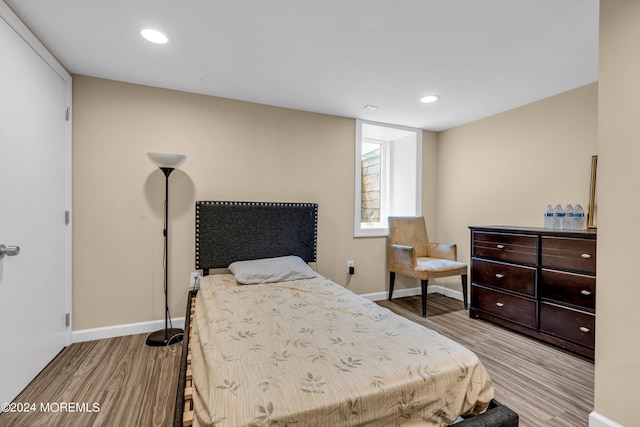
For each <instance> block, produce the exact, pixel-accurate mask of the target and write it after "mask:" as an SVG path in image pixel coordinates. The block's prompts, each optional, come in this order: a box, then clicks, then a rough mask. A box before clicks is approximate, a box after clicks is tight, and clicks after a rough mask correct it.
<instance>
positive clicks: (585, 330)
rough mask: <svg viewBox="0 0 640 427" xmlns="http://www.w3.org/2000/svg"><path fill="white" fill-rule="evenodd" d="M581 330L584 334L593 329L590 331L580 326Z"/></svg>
mask: <svg viewBox="0 0 640 427" xmlns="http://www.w3.org/2000/svg"><path fill="white" fill-rule="evenodd" d="M580 330H581V331H582V332H591V329H589V328H587V327H584V326H580Z"/></svg>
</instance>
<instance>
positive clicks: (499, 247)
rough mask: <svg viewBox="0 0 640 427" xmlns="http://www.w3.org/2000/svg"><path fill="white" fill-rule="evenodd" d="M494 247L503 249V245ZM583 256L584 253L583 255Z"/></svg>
mask: <svg viewBox="0 0 640 427" xmlns="http://www.w3.org/2000/svg"><path fill="white" fill-rule="evenodd" d="M496 248H498V249H504V245H496ZM583 256H584V255H583Z"/></svg>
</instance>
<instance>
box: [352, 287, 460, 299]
mask: <svg viewBox="0 0 640 427" xmlns="http://www.w3.org/2000/svg"><path fill="white" fill-rule="evenodd" d="M421 293H422V289H421V288H408V289H395V290H394V291H393V297H394V298H402V297H412V296H415V295H420V294H421ZM427 293H428V294H433V293H437V294H442V295H444V296H447V297H450V298H454V299H457V300H459V301H462V292H461V291H454V290H453V289H449V288H445V287H444V286H440V285H429V286H427ZM360 296H361V297H364V298H366V299H368V300H371V301H380V300H383V299H388V298H389V292H374V293H372V294H362V295H360Z"/></svg>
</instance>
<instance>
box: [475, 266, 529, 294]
mask: <svg viewBox="0 0 640 427" xmlns="http://www.w3.org/2000/svg"><path fill="white" fill-rule="evenodd" d="M471 280H472V282H473V283H476V284H479V285H484V286H491V287H494V288H499V289H506V290H509V291H513V292H517V293H520V294H525V295H530V296H532V297H534V296H535V292H536V291H535V287H536V269H535V268H532V267H524V266H519V265H512V264H505V263H502V262H495V261H485V260H479V259H472V260H471Z"/></svg>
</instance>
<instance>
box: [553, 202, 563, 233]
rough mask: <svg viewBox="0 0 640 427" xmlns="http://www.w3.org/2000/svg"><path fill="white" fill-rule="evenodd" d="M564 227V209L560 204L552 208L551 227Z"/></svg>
mask: <svg viewBox="0 0 640 427" xmlns="http://www.w3.org/2000/svg"><path fill="white" fill-rule="evenodd" d="M562 227H564V209H563V208H562V206H560V205H556V207H555V208H553V226H552V227H551V228H553V229H554V230H562Z"/></svg>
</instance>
